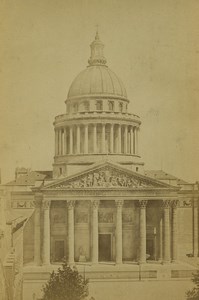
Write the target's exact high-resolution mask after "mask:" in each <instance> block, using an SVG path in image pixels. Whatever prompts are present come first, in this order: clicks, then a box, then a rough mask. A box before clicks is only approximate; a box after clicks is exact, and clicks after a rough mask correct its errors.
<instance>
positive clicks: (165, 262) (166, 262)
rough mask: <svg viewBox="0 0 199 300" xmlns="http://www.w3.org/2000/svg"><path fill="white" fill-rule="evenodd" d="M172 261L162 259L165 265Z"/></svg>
mask: <svg viewBox="0 0 199 300" xmlns="http://www.w3.org/2000/svg"><path fill="white" fill-rule="evenodd" d="M170 263H171V260H163V261H162V264H164V265H165V264H170Z"/></svg>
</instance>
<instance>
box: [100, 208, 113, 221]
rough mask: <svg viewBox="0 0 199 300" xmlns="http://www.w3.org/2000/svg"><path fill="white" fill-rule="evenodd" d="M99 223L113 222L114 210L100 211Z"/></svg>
mask: <svg viewBox="0 0 199 300" xmlns="http://www.w3.org/2000/svg"><path fill="white" fill-rule="evenodd" d="M98 217H99V223H113V212H103V211H99V214H98Z"/></svg>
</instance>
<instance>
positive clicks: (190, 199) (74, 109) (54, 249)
mask: <svg viewBox="0 0 199 300" xmlns="http://www.w3.org/2000/svg"><path fill="white" fill-rule="evenodd" d="M103 48H104V45H103V43H102V42H101V41H100V38H99V35H98V32H97V34H96V37H95V40H94V41H93V42H92V44H91V56H90V58H89V61H88V64H89V65H88V67H87V68H86V69H85V70H84V71H82V72H81V73H80V74H79V75H78V76H77V77H76V78H75V80H74V81H73V83H72V84H71V87H70V89H69V92H68V96H67V99H66V101H65V103H66V113H65V114H62V115H59V116H57V117H56V118H55V121H54V129H55V156H54V163H53V171H52V172H50V171H49V172H47V171H30V170H25V174H18V173H17V174H16V178H15V180H14V181H13V182H10V183H8V184H7V185H6V186H5V188H6V189H7V190H9V201H10V202H11V205H12V209H13V210H14V211H18V212H20V214H23V215H24V216H26V217H27V218H26V222H25V223H24V224H23V299H24V300H26V299H39V297H41V291H40V289H41V286H42V284H44V283H45V282H46V280H47V279H48V278H49V274H50V272H51V271H52V270H53V269H56V268H57V267H58V266H59V265H60V263H61V262H62V261H63V259H66V260H67V261H68V263H69V264H70V265H74V264H76V266H77V267H78V268H79V270H80V272H81V271H82V269H81V268H82V266H84V265H86V266H88V272H87V276H88V277H89V278H92V279H93V280H99V279H100V278H105V279H106V278H107V279H110V277H111V278H118V280H119V279H122V280H124V279H129V278H130V279H137V277H138V276H139V274H138V273H139V270H138V266H139V265H142V266H143V268H145V266H147V267H146V270H147V271H146V272H145V273H144V276H146V278H154V279H155V278H156V279H157V278H159V279H161V274H163V273H164V276H163V277H164V278H167V279H168V278H170V279H171V278H174V277H175V274H177V275H176V276H178V275H179V274H180V273H179V270H184V269H183V267H182V266H183V263H182V264H181V263H179V262H183V261H185V262H187V261H188V260H189V259H191V260H193V259H195V260H197V257H198V251H199V238H198V236H199V233H198V231H199V222H198V213H199V211H198V199H199V198H198V197H199V190H198V185H197V184H189V183H187V182H185V181H183V180H181V179H178V178H176V177H175V176H172V175H170V174H167V173H165V172H163V171H147V170H145V169H144V162H143V161H142V159H141V157H140V154H139V134H140V125H141V121H140V118H139V117H138V116H137V115H135V114H132V113H130V112H129V109H128V104H129V99H128V97H127V93H126V90H125V87H124V85H123V83H122V81H121V80H120V79H119V78H118V76H117V75H115V73H114V72H112V71H111V70H110V69H109V68H108V66H107V64H106V59H105V57H104V54H103ZM18 171H20V170H18ZM185 220H186V223H185ZM195 260H194V261H195ZM107 264H108V265H109V268H108V269H107V268H105V269H103V268H102V269H99V266H103V265H107ZM168 265H169V267H167V266H168ZM150 266H151V267H150ZM179 266H180V268H179ZM127 268H128V269H127ZM160 268H162V269H161V272H159V270H160ZM168 270H169V271H168ZM186 270H187V266H186ZM188 270H190V271H192V267H191V266H190V269H189V268H188ZM172 272H173V273H172ZM165 274H166V275H165ZM147 276H148V277H147ZM163 277H162V278H163ZM30 291H31V292H30ZM30 293H31V297H32V298H30Z"/></svg>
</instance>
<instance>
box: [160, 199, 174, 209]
mask: <svg viewBox="0 0 199 300" xmlns="http://www.w3.org/2000/svg"><path fill="white" fill-rule="evenodd" d="M171 203H172V201H171V200H162V207H163V208H170V207H171Z"/></svg>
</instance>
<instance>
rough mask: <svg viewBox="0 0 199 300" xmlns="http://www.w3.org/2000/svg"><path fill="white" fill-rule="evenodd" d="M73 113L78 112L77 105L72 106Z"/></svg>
mask: <svg viewBox="0 0 199 300" xmlns="http://www.w3.org/2000/svg"><path fill="white" fill-rule="evenodd" d="M73 112H74V113H76V112H78V104H77V103H75V104H73Z"/></svg>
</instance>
